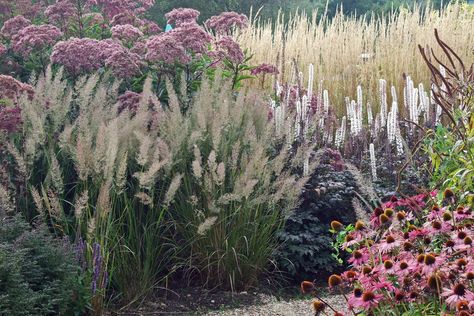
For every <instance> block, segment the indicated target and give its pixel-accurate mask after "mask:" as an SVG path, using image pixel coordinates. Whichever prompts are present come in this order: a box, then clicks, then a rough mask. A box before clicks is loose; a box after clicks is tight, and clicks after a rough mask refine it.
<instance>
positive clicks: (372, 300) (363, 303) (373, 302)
mask: <svg viewBox="0 0 474 316" xmlns="http://www.w3.org/2000/svg"><path fill="white" fill-rule="evenodd" d="M382 298H383V295H381V294H376V293H374V292H372V291H366V292H364V293H363V294H362V296H361V299H360V300H357V301H354V307H355V308H362V309H364V310H369V309H371V308H373V307H376V306H377V305H379V303H380V301H381V300H382Z"/></svg>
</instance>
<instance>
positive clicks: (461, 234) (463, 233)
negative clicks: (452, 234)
mask: <svg viewBox="0 0 474 316" xmlns="http://www.w3.org/2000/svg"><path fill="white" fill-rule="evenodd" d="M466 237H467V234H466V232H464V231H460V232H459V233H458V238H459V239H463V240H464V238H466Z"/></svg>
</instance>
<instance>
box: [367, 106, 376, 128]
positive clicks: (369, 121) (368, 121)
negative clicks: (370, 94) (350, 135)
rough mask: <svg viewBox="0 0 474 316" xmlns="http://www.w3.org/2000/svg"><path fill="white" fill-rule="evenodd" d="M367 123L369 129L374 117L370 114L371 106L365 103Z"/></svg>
mask: <svg viewBox="0 0 474 316" xmlns="http://www.w3.org/2000/svg"><path fill="white" fill-rule="evenodd" d="M367 123H368V124H369V127H371V126H372V124H373V123H374V116H373V114H372V105H370V103H367Z"/></svg>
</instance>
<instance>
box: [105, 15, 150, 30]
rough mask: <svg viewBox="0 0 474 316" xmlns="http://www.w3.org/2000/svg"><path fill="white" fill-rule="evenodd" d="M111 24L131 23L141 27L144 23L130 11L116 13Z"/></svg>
mask: <svg viewBox="0 0 474 316" xmlns="http://www.w3.org/2000/svg"><path fill="white" fill-rule="evenodd" d="M110 24H111V25H125V24H130V25H133V26H135V27H139V26H141V25H143V21H142V20H141V19H139V18H138V17H137V16H136V15H135V14H132V13H130V12H122V13H119V14H116V15H114V17H113V18H112V20H111V21H110Z"/></svg>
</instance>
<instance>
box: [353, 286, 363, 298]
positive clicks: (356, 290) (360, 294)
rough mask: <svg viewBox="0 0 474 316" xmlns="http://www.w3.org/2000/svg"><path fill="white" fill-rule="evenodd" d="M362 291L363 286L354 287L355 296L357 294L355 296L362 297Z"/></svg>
mask: <svg viewBox="0 0 474 316" xmlns="http://www.w3.org/2000/svg"><path fill="white" fill-rule="evenodd" d="M362 293H363V291H362V289H361V288H358V287H356V288H355V289H354V296H355V297H361V296H362Z"/></svg>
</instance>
